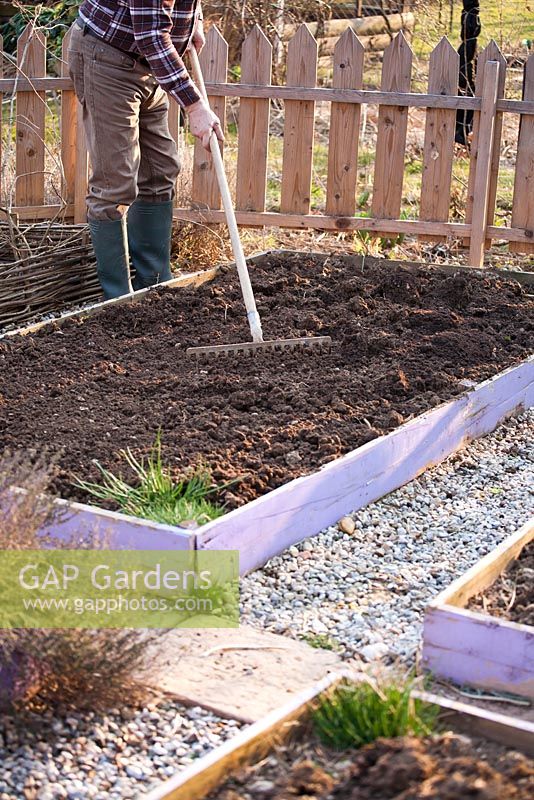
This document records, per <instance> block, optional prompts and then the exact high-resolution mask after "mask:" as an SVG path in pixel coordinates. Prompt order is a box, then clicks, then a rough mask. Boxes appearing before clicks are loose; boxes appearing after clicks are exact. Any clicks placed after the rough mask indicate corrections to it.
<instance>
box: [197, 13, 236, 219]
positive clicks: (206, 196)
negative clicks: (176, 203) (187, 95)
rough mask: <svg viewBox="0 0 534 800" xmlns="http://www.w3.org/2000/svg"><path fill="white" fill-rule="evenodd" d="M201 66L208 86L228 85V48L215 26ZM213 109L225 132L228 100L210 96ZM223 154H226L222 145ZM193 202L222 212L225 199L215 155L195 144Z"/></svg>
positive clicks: (204, 50) (211, 30) (207, 39)
mask: <svg viewBox="0 0 534 800" xmlns="http://www.w3.org/2000/svg"><path fill="white" fill-rule="evenodd" d="M199 59H200V66H201V67H202V73H203V75H204V80H205V82H206V83H225V82H226V79H227V75H228V44H227V43H226V41H225V39H223V37H222V34H221V33H220V32H219V30H218V29H217V27H216V26H215V25H212V26H211V28H210V29H209V31H208V32H207V34H206V46H205V47H204V49H203V50H202V52H201V53H200V56H199ZM208 100H209V103H210V106H211V108H212V109H213V111H214V112H215V113H216V114H217V116H218V117H219V119H220V120H221V125H222V128H223V130H224V128H225V124H226V98H225V97H216V96H209V95H208ZM220 147H221V153H222V151H223V147H222V145H221V146H220ZM191 199H192V200H193V202H194V203H195V204H196V205H198V206H200V207H205V208H220V206H221V195H220V192H219V186H218V184H217V175H216V173H215V168H214V166H213V160H212V157H211V153H208V151H207V150H205V149H204V147H202V144H201V143H200V142H199V141H198V140H197V141H195V150H194V155H193V185H192V191H191Z"/></svg>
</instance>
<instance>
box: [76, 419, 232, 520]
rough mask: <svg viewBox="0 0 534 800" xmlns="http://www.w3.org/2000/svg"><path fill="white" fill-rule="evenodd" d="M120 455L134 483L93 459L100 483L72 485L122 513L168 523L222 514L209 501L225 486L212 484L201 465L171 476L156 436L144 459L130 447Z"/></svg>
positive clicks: (82, 482)
mask: <svg viewBox="0 0 534 800" xmlns="http://www.w3.org/2000/svg"><path fill="white" fill-rule="evenodd" d="M121 456H122V458H123V459H124V461H125V462H126V464H127V465H128V467H130V469H131V471H132V472H133V485H132V483H128V482H127V481H125V480H124V479H123V478H122V477H121V476H116V475H115V474H114V473H113V472H110V471H109V470H107V469H105V468H104V467H103V466H102V465H101V464H100V463H99V462H98V461H94V464H96V466H97V467H98V469H99V471H100V474H101V476H102V483H90V482H87V481H81V480H77V481H76V482H75V486H77V487H78V488H80V489H83V490H84V491H86V492H87V493H88V494H90V495H91V496H92V497H94V498H95V499H97V500H104V501H107V502H109V501H111V502H114V503H116V504H117V506H118V507H119V508H120V510H121V511H123V512H124V513H125V514H129V515H131V516H134V517H142V518H143V519H151V520H154V521H155V522H163V523H166V524H169V525H179V524H180V523H183V522H186V521H190V520H194V521H195V522H196V523H198V524H199V525H203V524H205V523H206V522H210V521H211V520H212V519H216V518H217V517H220V516H222V515H223V514H224V508H223V507H222V506H220V505H217V504H216V503H214V502H212V500H210V496H212V495H213V494H214V493H215V492H218V491H220V489H221V488H224V487H218V486H214V485H213V482H212V479H211V475H210V473H209V471H208V470H207V469H205V468H201V467H198V468H196V469H195V470H193V471H191V472H190V473H189V474H187V475H183V476H181V477H179V478H177V479H176V478H173V476H172V475H171V473H170V471H169V469H168V468H166V467H165V466H164V465H163V462H162V457H161V437H160V436H159V435H158V437H157V439H156V443H155V445H154V447H153V448H152V452H151V453H150V455H149V456H148V458H147V459H146V462H145V460H144V459H143V458H141V459H136V458H135V457H134V455H133V453H132V451H131V450H130V449H129V448H128V449H127V450H121Z"/></svg>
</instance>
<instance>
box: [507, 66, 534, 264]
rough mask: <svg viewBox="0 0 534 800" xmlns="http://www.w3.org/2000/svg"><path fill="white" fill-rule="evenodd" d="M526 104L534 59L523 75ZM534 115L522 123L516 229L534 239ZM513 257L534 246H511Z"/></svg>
mask: <svg viewBox="0 0 534 800" xmlns="http://www.w3.org/2000/svg"><path fill="white" fill-rule="evenodd" d="M523 100H534V55H531V56H530V57H529V58H528V59H527V63H526V64H525V72H524V75H523ZM533 187H534V115H532V114H524V115H522V116H521V118H520V121H519V138H518V141H517V158H516V164H515V181H514V199H513V202H512V228H523V229H525V230H527V231H530V235H531V236H532V237H534V188H533ZM510 251H511V252H512V253H534V239H533V242H532V244H529V243H527V242H510Z"/></svg>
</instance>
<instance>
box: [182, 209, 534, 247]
mask: <svg viewBox="0 0 534 800" xmlns="http://www.w3.org/2000/svg"><path fill="white" fill-rule="evenodd" d="M236 218H237V222H238V224H239V225H242V226H250V227H261V226H269V225H273V226H276V227H280V228H296V229H300V230H304V229H306V228H311V229H314V230H325V231H333V230H335V231H382V232H385V233H412V234H415V235H417V234H429V235H431V234H435V235H440V236H466V235H469V234H470V233H471V225H467V224H466V223H465V222H424V221H421V220H408V219H374V218H372V217H328V216H325V215H322V214H279V213H278V212H275V211H262V212H260V211H237V212H236ZM175 219H179V220H182V221H184V222H202V223H204V224H212V223H220V222H224V221H225V216H224V212H223V211H210V210H200V211H198V210H191V209H190V208H178V209H176V211H175ZM487 233H489V234H490V235H491V236H492V237H493V238H495V239H499V240H501V241H504V242H531V241H532V236H531V235H530V231H528V230H527V231H525V230H523V229H522V228H504V227H497V226H490V227H488V228H487Z"/></svg>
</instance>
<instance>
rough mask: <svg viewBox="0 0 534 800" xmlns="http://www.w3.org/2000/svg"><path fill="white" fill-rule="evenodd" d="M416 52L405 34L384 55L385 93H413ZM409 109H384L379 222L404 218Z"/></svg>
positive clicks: (376, 193)
mask: <svg viewBox="0 0 534 800" xmlns="http://www.w3.org/2000/svg"><path fill="white" fill-rule="evenodd" d="M411 71H412V50H411V48H410V45H409V44H408V42H407V41H406V39H405V38H404V36H403V34H402V33H399V34H397V36H396V37H395V38H394V39H393V41H392V42H391V44H390V45H389V47H388V48H387V49H386V50H385V51H384V60H383V64H382V81H381V90H382V91H383V92H409V91H410V83H411ZM407 126H408V109H407V108H406V107H400V106H397V107H395V106H380V111H379V114H378V135H377V142H376V154H375V174H374V181H373V200H372V215H373V217H377V218H379V219H397V218H398V217H399V216H400V209H401V201H402V183H403V177H404V153H405V149H406V132H407Z"/></svg>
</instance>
